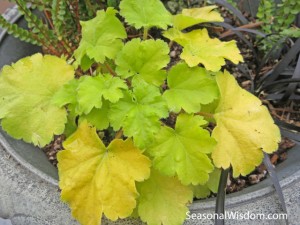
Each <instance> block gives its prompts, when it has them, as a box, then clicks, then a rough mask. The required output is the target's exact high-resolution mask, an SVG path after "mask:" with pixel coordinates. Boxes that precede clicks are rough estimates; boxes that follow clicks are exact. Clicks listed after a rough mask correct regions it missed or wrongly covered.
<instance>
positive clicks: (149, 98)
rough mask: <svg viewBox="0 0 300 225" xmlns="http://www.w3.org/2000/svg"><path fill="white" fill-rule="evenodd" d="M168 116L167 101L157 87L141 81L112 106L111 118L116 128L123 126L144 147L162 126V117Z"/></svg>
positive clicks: (137, 143)
mask: <svg viewBox="0 0 300 225" xmlns="http://www.w3.org/2000/svg"><path fill="white" fill-rule="evenodd" d="M167 116H168V109H167V105H166V102H165V101H164V100H163V98H162V96H161V94H160V91H159V89H158V88H157V87H154V86H152V85H149V84H146V83H144V82H141V83H139V85H138V86H137V87H134V88H133V91H127V92H126V93H125V95H124V98H122V99H120V100H119V101H118V102H117V103H116V104H113V105H112V106H111V109H110V111H109V119H110V122H111V126H112V127H113V128H114V130H119V129H120V128H121V127H123V131H124V134H125V135H126V136H128V137H133V140H134V143H135V145H136V146H138V147H139V148H141V149H143V148H144V147H145V146H146V144H147V143H149V142H150V143H151V140H152V138H153V135H154V134H155V133H156V132H157V131H158V130H159V128H160V121H159V120H160V119H161V118H165V117H167Z"/></svg>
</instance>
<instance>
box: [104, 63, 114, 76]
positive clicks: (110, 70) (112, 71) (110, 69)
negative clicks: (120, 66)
mask: <svg viewBox="0 0 300 225" xmlns="http://www.w3.org/2000/svg"><path fill="white" fill-rule="evenodd" d="M105 67H106V68H107V69H108V71H109V73H110V74H111V75H113V76H116V75H117V74H116V72H115V71H114V70H113V69H112V68H111V67H110V65H109V64H108V63H105Z"/></svg>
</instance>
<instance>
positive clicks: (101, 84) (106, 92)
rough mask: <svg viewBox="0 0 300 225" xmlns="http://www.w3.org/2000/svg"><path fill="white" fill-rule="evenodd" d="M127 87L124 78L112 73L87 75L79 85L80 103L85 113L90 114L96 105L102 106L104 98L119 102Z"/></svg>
mask: <svg viewBox="0 0 300 225" xmlns="http://www.w3.org/2000/svg"><path fill="white" fill-rule="evenodd" d="M124 89H127V85H126V83H125V81H124V80H122V79H120V78H118V77H113V76H112V75H110V74H103V75H101V74H99V75H97V76H95V77H86V78H85V79H84V80H83V81H82V82H81V83H80V84H79V86H78V104H79V108H80V109H81V110H82V112H83V113H85V114H88V113H89V112H90V111H91V110H92V109H93V108H94V107H95V108H101V107H102V102H103V99H106V100H108V101H110V102H113V103H115V102H117V101H118V100H119V99H120V98H122V97H123V90H124Z"/></svg>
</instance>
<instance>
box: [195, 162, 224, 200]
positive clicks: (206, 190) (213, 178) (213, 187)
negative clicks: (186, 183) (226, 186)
mask: <svg viewBox="0 0 300 225" xmlns="http://www.w3.org/2000/svg"><path fill="white" fill-rule="evenodd" d="M220 176H221V170H220V169H218V168H215V169H214V171H213V172H212V173H210V174H209V179H208V181H207V183H206V184H204V185H196V186H194V185H191V188H192V190H193V192H194V196H195V197H196V198H198V199H200V198H206V197H208V196H209V195H210V193H211V192H213V193H217V192H218V188H219V181H220Z"/></svg>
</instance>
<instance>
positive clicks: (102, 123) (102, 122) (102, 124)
mask: <svg viewBox="0 0 300 225" xmlns="http://www.w3.org/2000/svg"><path fill="white" fill-rule="evenodd" d="M108 114H109V102H108V101H103V103H102V106H101V108H100V109H97V108H93V109H92V111H91V112H89V113H88V114H87V115H85V114H83V115H81V116H80V119H79V121H83V120H87V121H88V122H89V123H90V124H92V125H93V126H95V127H96V128H97V130H104V129H106V128H108V126H109V118H108Z"/></svg>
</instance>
